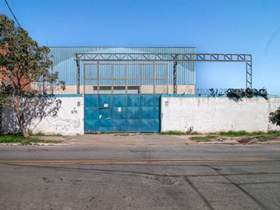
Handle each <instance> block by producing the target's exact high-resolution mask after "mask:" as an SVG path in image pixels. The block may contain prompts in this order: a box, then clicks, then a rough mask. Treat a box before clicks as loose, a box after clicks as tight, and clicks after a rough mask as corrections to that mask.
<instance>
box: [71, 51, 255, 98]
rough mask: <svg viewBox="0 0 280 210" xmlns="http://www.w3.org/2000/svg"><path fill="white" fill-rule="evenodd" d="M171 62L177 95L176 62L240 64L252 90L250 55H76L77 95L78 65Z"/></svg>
mask: <svg viewBox="0 0 280 210" xmlns="http://www.w3.org/2000/svg"><path fill="white" fill-rule="evenodd" d="M85 61H87V62H89V61H90V62H101V61H112V62H114V61H115V62H136V61H140V62H145V61H146V62H156V61H162V62H164V61H166V62H173V86H174V88H173V90H174V93H175V94H176V93H177V63H178V62H242V63H245V64H246V88H252V86H253V82H252V76H253V73H252V72H253V67H252V55H251V54H220V53H185V54H171V53H77V54H76V63H77V93H78V94H79V93H80V63H81V62H85Z"/></svg>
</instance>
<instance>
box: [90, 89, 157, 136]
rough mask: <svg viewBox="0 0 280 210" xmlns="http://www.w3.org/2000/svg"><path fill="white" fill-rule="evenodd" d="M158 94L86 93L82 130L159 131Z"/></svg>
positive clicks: (92, 131) (91, 131)
mask: <svg viewBox="0 0 280 210" xmlns="http://www.w3.org/2000/svg"><path fill="white" fill-rule="evenodd" d="M159 100H160V95H154V94H142V95H139V94H99V95H90V94H87V95H85V133H94V132H159V131H160V108H159V106H160V103H159Z"/></svg>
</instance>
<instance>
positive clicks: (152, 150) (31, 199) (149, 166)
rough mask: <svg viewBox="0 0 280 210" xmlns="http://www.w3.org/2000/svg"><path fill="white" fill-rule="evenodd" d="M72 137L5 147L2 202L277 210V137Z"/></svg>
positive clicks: (11, 205)
mask: <svg viewBox="0 0 280 210" xmlns="http://www.w3.org/2000/svg"><path fill="white" fill-rule="evenodd" d="M81 140H82V141H83V142H82V143H77V142H80V141H81ZM70 142H71V144H67V145H57V146H0V209H1V210H5V209H9V210H11V209H26V210H32V209H34V210H38V209H48V210H50V209H55V210H56V209H57V210H63V209H65V210H66V209H67V210H68V209H69V210H70V209H73V210H77V209H104V210H105V209H106V210H107V209H120V210H125V209H158V210H159V209H160V210H162V209H166V210H171V209H221V210H226V209H236V210H239V209H244V210H250V209H277V210H278V209H280V144H267V145H188V144H185V143H184V139H183V138H175V137H169V136H144V137H143V136H132V137H125V136H118V137H114V136H101V137H100V136H85V137H79V138H77V139H72V140H71V141H70Z"/></svg>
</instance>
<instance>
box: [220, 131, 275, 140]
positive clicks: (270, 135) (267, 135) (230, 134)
mask: <svg viewBox="0 0 280 210" xmlns="http://www.w3.org/2000/svg"><path fill="white" fill-rule="evenodd" d="M218 135H219V136H223V137H253V138H276V137H280V131H269V132H261V131H258V132H246V131H228V132H220V133H218Z"/></svg>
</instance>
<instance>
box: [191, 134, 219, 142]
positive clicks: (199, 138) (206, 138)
mask: <svg viewBox="0 0 280 210" xmlns="http://www.w3.org/2000/svg"><path fill="white" fill-rule="evenodd" d="M218 138H219V137H218V136H214V135H206V136H192V137H190V140H193V141H196V142H208V141H213V140H216V139H218Z"/></svg>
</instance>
